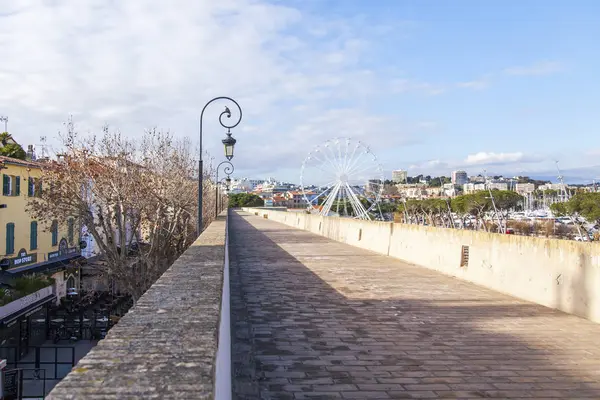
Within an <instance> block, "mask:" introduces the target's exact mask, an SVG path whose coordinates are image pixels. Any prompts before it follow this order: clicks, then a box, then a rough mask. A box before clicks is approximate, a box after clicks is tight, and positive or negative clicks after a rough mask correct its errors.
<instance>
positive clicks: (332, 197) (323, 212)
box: [321, 182, 341, 215]
mask: <svg viewBox="0 0 600 400" xmlns="http://www.w3.org/2000/svg"><path fill="white" fill-rule="evenodd" d="M340 185H341V183H339V182H338V183H337V184H336V185H335V186H334V187H333V190H332V191H331V193H329V195H328V196H327V199H326V200H325V203H323V209H322V210H321V215H327V214H329V211H331V206H332V205H333V202H334V201H335V198H336V197H337V193H338V191H339V190H340Z"/></svg>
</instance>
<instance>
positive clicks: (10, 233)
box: [6, 222, 15, 254]
mask: <svg viewBox="0 0 600 400" xmlns="http://www.w3.org/2000/svg"><path fill="white" fill-rule="evenodd" d="M14 252H15V224H13V223H12V222H9V223H8V224H6V254H12V253H14Z"/></svg>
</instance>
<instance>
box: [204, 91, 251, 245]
mask: <svg viewBox="0 0 600 400" xmlns="http://www.w3.org/2000/svg"><path fill="white" fill-rule="evenodd" d="M217 100H227V101H230V102H232V103H233V104H235V106H236V107H237V109H238V112H239V113H240V114H239V118H238V119H237V121H236V122H235V123H234V124H231V125H227V124H226V123H225V122H223V117H224V116H227V118H231V111H230V110H229V108H228V107H225V110H224V111H223V112H221V114H219V124H221V126H222V127H223V128H227V132H226V135H227V136H226V137H225V139H223V140H222V141H221V142H222V143H223V145H224V146H225V158H227V159H228V160H231V159H232V158H233V147H234V146H235V142H236V140H235V139H234V138H233V137H231V128H235V127H236V126H238V124H239V123H240V122H241V121H242V109H241V107H240V105H239V104H238V103H237V102H236V101H235V100H233V99H232V98H230V97H224V96H221V97H215V98H214V99H212V100H210V101H209V102H208V103H206V104H205V105H204V107H203V108H202V112H201V113H200V158H199V159H198V221H197V224H196V231H197V232H196V233H197V234H198V235H200V233H202V178H203V171H202V168H203V166H202V121H203V118H204V111H205V110H206V107H208V106H209V105H210V104H212V103H213V102H215V101H217Z"/></svg>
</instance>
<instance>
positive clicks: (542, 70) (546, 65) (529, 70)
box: [504, 61, 564, 76]
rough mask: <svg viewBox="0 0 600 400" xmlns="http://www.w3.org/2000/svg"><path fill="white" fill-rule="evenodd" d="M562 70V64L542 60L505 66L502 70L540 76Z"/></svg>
mask: <svg viewBox="0 0 600 400" xmlns="http://www.w3.org/2000/svg"><path fill="white" fill-rule="evenodd" d="M563 70H564V65H563V64H561V63H559V62H557V61H543V62H539V63H536V64H533V65H528V66H518V67H512V68H506V69H505V70H504V72H505V73H506V74H508V75H521V76H541V75H552V74H555V73H557V72H561V71H563Z"/></svg>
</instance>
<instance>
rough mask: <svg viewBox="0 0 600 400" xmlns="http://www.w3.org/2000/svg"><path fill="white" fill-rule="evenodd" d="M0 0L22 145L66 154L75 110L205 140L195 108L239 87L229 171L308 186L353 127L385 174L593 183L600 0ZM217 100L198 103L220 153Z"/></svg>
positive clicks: (3, 109) (126, 127) (8, 85)
mask: <svg viewBox="0 0 600 400" xmlns="http://www.w3.org/2000/svg"><path fill="white" fill-rule="evenodd" d="M5 3H6V4H3V6H2V10H0V49H2V54H1V55H0V57H1V60H0V115H3V116H8V119H9V120H8V131H9V132H10V133H11V134H12V135H13V136H14V137H15V139H16V140H17V141H18V142H20V143H21V144H22V145H24V146H25V145H27V144H35V145H40V144H41V140H40V138H41V137H42V136H46V137H47V141H48V144H49V145H50V146H51V147H52V148H53V149H59V148H60V141H59V139H58V132H64V130H65V127H64V123H65V122H66V121H67V120H68V118H69V116H71V115H72V117H73V120H74V122H75V124H76V127H77V129H78V131H79V132H81V133H82V134H86V133H95V132H100V131H101V128H102V127H103V126H104V125H105V124H108V125H109V126H110V127H111V128H112V129H117V130H119V131H121V132H122V134H123V135H126V136H128V137H131V138H136V137H139V136H141V135H142V134H143V132H144V130H145V129H151V128H154V127H156V128H158V129H162V130H168V131H170V132H172V133H173V134H174V135H175V136H176V137H181V138H183V137H189V138H190V139H191V140H192V141H193V143H194V144H197V143H198V127H199V119H200V118H199V117H200V112H201V110H202V108H203V107H204V105H205V104H206V103H207V102H208V101H209V100H210V99H212V98H214V97H216V96H229V97H232V98H234V99H236V100H237V101H238V103H239V104H240V105H241V107H242V109H243V119H242V121H241V122H240V124H239V125H238V126H237V127H236V128H235V129H233V130H232V133H233V136H234V137H235V138H236V139H237V144H236V149H235V152H236V154H235V157H234V159H233V160H232V161H233V163H234V165H235V168H236V171H235V173H234V176H236V177H242V176H246V177H250V178H255V179H258V178H267V177H275V178H277V179H280V180H285V181H291V182H298V181H299V180H300V169H301V165H302V162H303V161H304V160H305V159H306V157H307V156H308V154H309V153H310V152H311V150H313V149H314V147H315V146H317V145H320V144H322V143H325V142H326V141H328V140H330V139H332V138H336V137H343V138H352V140H355V141H361V142H363V143H365V145H368V147H369V148H370V150H371V151H372V152H373V154H375V155H376V156H377V160H378V161H377V162H378V163H380V164H381V167H382V170H383V171H384V174H385V176H386V177H391V171H392V170H394V169H407V170H408V171H409V175H417V174H420V173H423V174H425V175H442V174H445V175H449V174H450V172H451V171H452V170H454V169H465V170H466V171H467V172H468V173H469V174H472V175H476V174H479V173H482V172H483V171H484V170H485V171H487V173H489V174H505V175H514V174H529V175H531V176H548V177H551V178H553V177H554V176H555V175H556V174H557V173H556V166H555V162H556V161H557V160H558V161H559V162H560V164H559V165H560V168H561V169H562V170H564V171H563V174H564V175H565V176H566V177H568V179H576V180H579V181H582V182H585V181H588V182H591V180H592V179H595V178H596V179H600V132H599V128H600V112H599V109H600V80H599V79H598V71H600V43H599V42H598V38H599V37H600V24H598V20H600V2H598V1H595V0H569V1H567V0H555V1H541V0H498V1H497V0H488V1H480V0H455V1H452V2H450V1H447V2H443V1H436V0H370V1H364V0H270V1H269V0H219V1H216V0H173V1H159V0H128V1H117V0H78V1H70V0H11V1H10V2H5ZM225 105H227V104H226V103H224V102H214V103H212V104H211V105H209V106H208V107H207V109H206V111H205V113H204V121H203V129H204V140H203V144H204V147H205V150H207V151H208V152H210V154H211V155H212V157H214V160H215V161H216V162H219V161H221V160H222V159H223V155H222V153H223V150H222V146H221V140H222V139H223V137H224V132H225V130H224V129H223V128H222V127H220V126H219V124H218V122H217V121H218V115H219V114H220V112H221V111H222V110H223V107H224V106H225ZM230 108H232V111H234V108H233V107H230ZM234 117H235V116H234ZM553 179H554V178H553Z"/></svg>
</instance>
